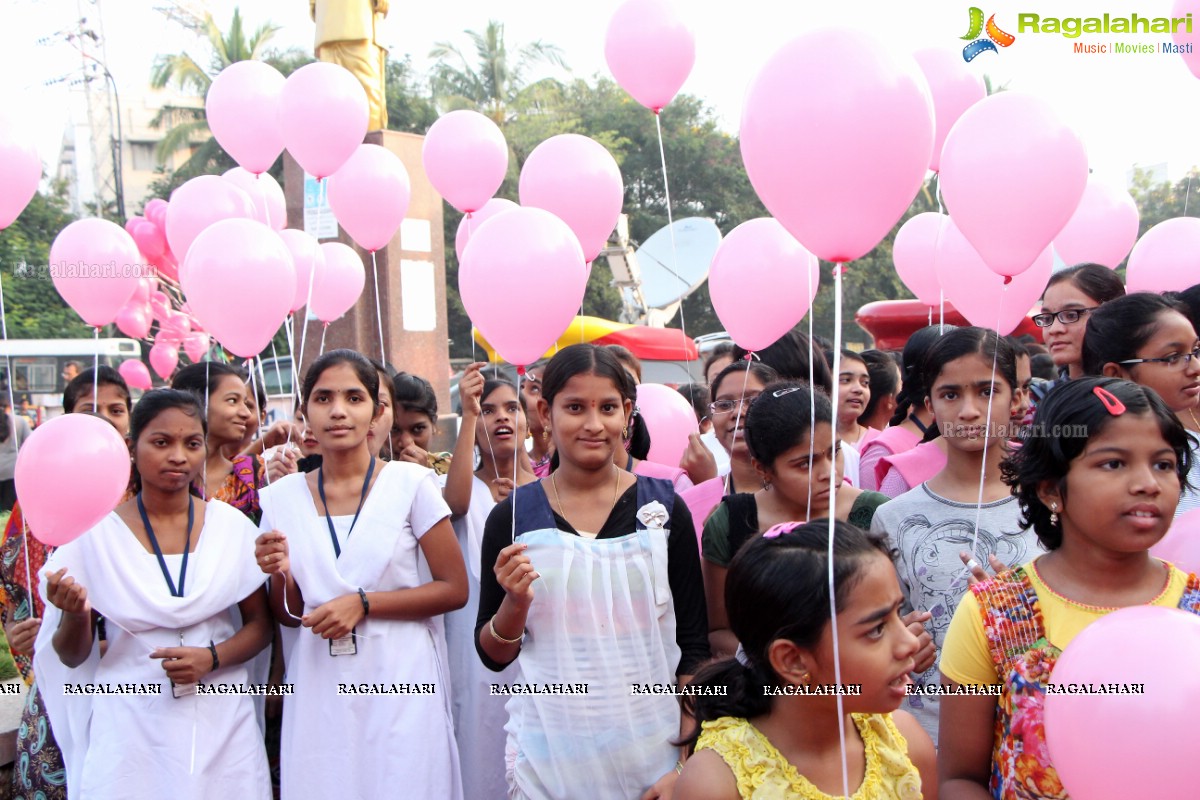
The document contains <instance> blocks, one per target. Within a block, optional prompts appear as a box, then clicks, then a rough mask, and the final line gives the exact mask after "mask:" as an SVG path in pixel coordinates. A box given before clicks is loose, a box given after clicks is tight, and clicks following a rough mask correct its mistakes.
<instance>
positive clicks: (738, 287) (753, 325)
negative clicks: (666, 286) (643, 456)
mask: <svg viewBox="0 0 1200 800" xmlns="http://www.w3.org/2000/svg"><path fill="white" fill-rule="evenodd" d="M820 279H821V272H820V268H819V265H818V263H817V257H816V256H814V255H813V254H812V253H810V252H808V251H807V250H805V249H804V246H803V245H802V244H800V243H799V242H797V241H796V239H795V237H794V236H792V235H791V234H790V233H788V232H787V230H786V229H785V228H784V227H783V226H782V225H780V224H779V222H778V221H776V220H774V219H771V218H770V217H762V218H760V219H752V220H750V221H748V222H743V223H742V224H741V225H738V226H737V227H736V228H734V229H733V230H732V231H730V232H729V235H728V236H726V237H725V239H724V240H723V241H722V242H721V244H720V246H719V247H717V252H716V255H714V256H713V260H712V266H711V267H710V268H709V273H708V291H709V294H710V296H711V297H712V304H713V310H714V311H716V312H717V317H718V318H719V319H720V320H721V324H722V325H724V326H725V330H727V331H729V335H730V336H732V337H733V340H734V341H735V342H737V343H738V344H739V345H741V346H742V347H743V348H745V349H746V350H761V349H762V348H764V347H766V346H767V345H769V344H771V343H773V342H775V341H776V340H777V339H779V337H780V336H783V335H784V334H785V333H787V332H788V331H790V330H791V329H792V328H793V327H794V326H795V325H796V323H798V322H799V321H800V320H801V319H803V318H804V315H805V314H807V313H808V309H809V306H811V305H812V301H813V298H814V297H816V295H817V286H818V284H819V283H820ZM676 394H678V393H676ZM681 397H682V395H681ZM693 419H695V417H694V415H693ZM651 433H653V431H651ZM651 460H654V459H651ZM664 463H670V464H671V465H672V466H674V465H675V464H676V463H677V460H676V461H673V462H664Z"/></svg>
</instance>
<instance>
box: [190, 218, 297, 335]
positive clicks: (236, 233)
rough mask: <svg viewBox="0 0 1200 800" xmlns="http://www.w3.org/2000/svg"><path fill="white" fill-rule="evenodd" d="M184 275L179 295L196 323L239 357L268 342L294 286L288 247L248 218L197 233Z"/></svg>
mask: <svg viewBox="0 0 1200 800" xmlns="http://www.w3.org/2000/svg"><path fill="white" fill-rule="evenodd" d="M172 205H173V204H172ZM183 273H184V274H183V291H184V294H186V295H187V301H188V306H189V307H190V308H191V310H192V313H193V314H194V315H195V317H196V319H198V320H199V321H200V322H201V323H202V324H203V325H204V329H205V330H206V331H208V332H209V333H211V334H212V335H213V336H214V337H215V338H216V340H217V341H218V342H220V343H221V344H222V345H224V346H225V347H226V348H228V349H229V350H230V351H231V352H232V353H233V354H234V355H237V356H241V357H242V358H250V357H251V356H256V355H258V354H259V353H260V352H262V350H263V348H265V347H266V346H267V345H269V344H270V343H271V338H272V337H273V336H274V335H275V333H276V331H278V330H279V326H280V325H282V324H283V320H284V318H285V317H286V316H287V313H288V310H289V309H290V308H291V303H292V290H293V287H294V286H295V285H296V270H295V268H294V267H293V266H292V257H291V254H290V253H288V249H287V245H285V244H284V243H283V240H282V239H280V238H279V234H278V233H276V232H275V231H273V230H271V229H270V228H268V227H267V226H266V225H264V224H262V223H261V222H257V221H255V220H252V219H226V220H221V221H220V222H217V223H214V224H213V225H211V226H210V227H208V228H207V229H206V230H204V231H203V232H201V234H200V235H199V236H197V237H196V241H195V242H193V243H192V249H191V250H190V251H189V252H188V256H187V264H186V266H185V268H184V270H183ZM231 287H237V291H231V290H230V288H231Z"/></svg>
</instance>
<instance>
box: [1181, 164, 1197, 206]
mask: <svg viewBox="0 0 1200 800" xmlns="http://www.w3.org/2000/svg"><path fill="white" fill-rule="evenodd" d="M1193 174H1195V173H1192V172H1189V173H1188V187H1187V194H1185V195H1184V196H1183V216H1185V217H1186V216H1187V210H1188V200H1190V199H1192V175H1193Z"/></svg>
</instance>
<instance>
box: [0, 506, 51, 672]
mask: <svg viewBox="0 0 1200 800" xmlns="http://www.w3.org/2000/svg"><path fill="white" fill-rule="evenodd" d="M25 533H26V531H25V521H24V516H23V515H22V514H21V505H20V501H18V502H17V503H15V504H14V505H13V510H12V516H10V517H9V518H8V524H7V525H5V527H4V541H3V543H2V544H0V622H3V624H5V625H7V624H8V622H9V620H10V619H15V620H22V619H29V617H30V616H35V617H37V618H38V619H41V618H42V616H43V614H44V612H45V603H43V602H42V597H41V595H40V594H39V593H38V591H37V588H36V587H35V588H34V591H33V614H32V615H31V614H30V613H29V599H30V598H29V586H30V583H29V576H30V575H33V576H34V579H35V580H36V578H37V575H39V574H40V573H41V571H42V567H44V566H45V565H46V559H48V558H49V557H50V554H51V553H53V552H54V548H53V547H50V546H49V545H44V544H42V543H41V541H40V540H38V539H37V537H35V536H30V537H29V562H28V569H26V561H25ZM12 657H13V661H14V662H15V663H16V665H17V669H19V670H20V671H21V677H22V678H24V680H25V685H26V686H31V685H32V684H33V659H32V658H30V657H29V655H28V654H26V653H18V652H15V651H13V653H12Z"/></svg>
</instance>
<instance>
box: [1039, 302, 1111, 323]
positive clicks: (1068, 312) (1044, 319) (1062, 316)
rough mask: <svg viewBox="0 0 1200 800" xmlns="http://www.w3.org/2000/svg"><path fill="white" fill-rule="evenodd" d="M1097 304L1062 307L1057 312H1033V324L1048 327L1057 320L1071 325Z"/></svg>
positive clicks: (1093, 309)
mask: <svg viewBox="0 0 1200 800" xmlns="http://www.w3.org/2000/svg"><path fill="white" fill-rule="evenodd" d="M1098 307H1099V306H1092V307H1091V308H1064V309H1063V310H1062V311H1059V312H1058V313H1057V314H1034V315H1033V324H1034V325H1037V326H1038V327H1039V328H1049V327H1050V326H1051V325H1053V324H1054V320H1058V321H1059V322H1061V323H1062V324H1063V325H1072V324H1074V323H1076V322H1079V319H1080V318H1081V317H1082V316H1083V315H1084V314H1087V313H1088V312H1089V311H1095V310H1096V309H1097V308H1098Z"/></svg>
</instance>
